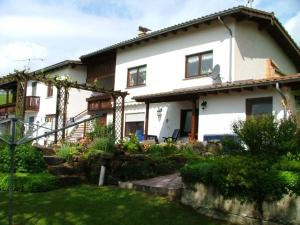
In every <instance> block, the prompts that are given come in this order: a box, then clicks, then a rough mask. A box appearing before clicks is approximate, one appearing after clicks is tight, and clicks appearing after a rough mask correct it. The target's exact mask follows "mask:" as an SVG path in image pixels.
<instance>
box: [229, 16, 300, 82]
mask: <svg viewBox="0 0 300 225" xmlns="http://www.w3.org/2000/svg"><path fill="white" fill-rule="evenodd" d="M234 36H235V42H234V80H245V79H259V78H265V71H266V60H267V59H268V58H271V59H272V60H273V61H274V62H275V63H276V64H277V65H278V67H279V69H280V70H281V71H282V72H284V73H286V74H296V73H297V70H296V67H295V65H294V64H293V63H292V62H291V60H290V59H289V57H288V56H287V55H286V54H285V52H284V51H283V50H282V48H281V47H280V46H279V45H278V43H277V42H275V40H274V39H273V38H272V37H271V36H270V34H269V33H267V31H266V30H261V31H260V30H258V28H257V24H256V23H254V22H250V21H244V22H240V23H236V24H235V32H234Z"/></svg>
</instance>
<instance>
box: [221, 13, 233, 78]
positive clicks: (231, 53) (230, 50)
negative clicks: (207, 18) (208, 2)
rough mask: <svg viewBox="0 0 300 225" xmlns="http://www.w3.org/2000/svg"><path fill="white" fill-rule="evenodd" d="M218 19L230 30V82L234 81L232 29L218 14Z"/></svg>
mask: <svg viewBox="0 0 300 225" xmlns="http://www.w3.org/2000/svg"><path fill="white" fill-rule="evenodd" d="M218 20H219V21H220V23H221V24H222V25H223V26H224V27H225V28H226V29H227V30H228V32H229V35H230V41H229V82H230V83H231V82H232V30H231V29H230V28H229V27H228V25H227V24H225V23H224V21H223V20H222V19H221V17H220V16H218Z"/></svg>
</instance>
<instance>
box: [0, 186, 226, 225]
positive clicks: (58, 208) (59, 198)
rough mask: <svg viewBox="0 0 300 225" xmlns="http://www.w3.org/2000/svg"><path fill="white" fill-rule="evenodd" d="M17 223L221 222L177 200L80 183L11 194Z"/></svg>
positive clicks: (3, 205) (2, 210) (1, 213)
mask: <svg viewBox="0 0 300 225" xmlns="http://www.w3.org/2000/svg"><path fill="white" fill-rule="evenodd" d="M14 201H15V203H14V218H13V219H14V224H18V225H23V224H26V225H31V224H32V225H33V224H34V225H58V224H59V225H68V224H76V225H98V224H105V225H160V224H163V225H196V224H198V225H220V224H224V223H221V222H216V221H213V220H210V219H207V218H206V217H203V216H201V215H199V214H197V213H196V212H194V211H193V210H192V209H190V208H187V207H184V206H182V205H180V204H179V203H174V202H169V201H168V200H166V199H165V198H162V197H153V196H150V195H147V194H145V193H141V192H134V191H128V190H124V189H118V188H114V187H102V188H98V187H95V186H80V187H76V188H68V189H59V190H55V191H51V192H44V193H14ZM6 213H7V193H5V192H2V193H1V192H0V224H7V218H6V217H7V214H6Z"/></svg>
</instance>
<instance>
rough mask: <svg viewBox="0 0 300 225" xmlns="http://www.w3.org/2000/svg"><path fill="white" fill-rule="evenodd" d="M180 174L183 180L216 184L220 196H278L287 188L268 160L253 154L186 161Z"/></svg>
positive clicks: (261, 199) (267, 198) (262, 199)
mask: <svg viewBox="0 0 300 225" xmlns="http://www.w3.org/2000/svg"><path fill="white" fill-rule="evenodd" d="M181 175H182V177H183V180H184V181H185V182H187V183H195V182H202V183H204V184H206V185H212V186H214V187H217V188H218V189H219V190H220V192H221V193H222V194H223V195H224V196H227V197H231V196H237V197H239V198H240V199H242V200H249V201H258V202H262V201H264V200H275V199H280V198H281V196H282V195H283V194H285V193H287V190H288V189H287V185H286V182H284V181H283V179H282V176H281V174H280V171H279V170H276V169H275V168H273V167H272V162H270V161H268V160H265V159H263V158H258V157H253V156H227V157H214V158H209V159H202V160H199V161H197V162H192V163H188V164H186V165H185V166H184V167H183V168H182V169H181Z"/></svg>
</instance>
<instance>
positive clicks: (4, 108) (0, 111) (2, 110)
mask: <svg viewBox="0 0 300 225" xmlns="http://www.w3.org/2000/svg"><path fill="white" fill-rule="evenodd" d="M15 112H16V103H8V104H3V105H0V115H1V116H4V115H7V114H11V113H15Z"/></svg>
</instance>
